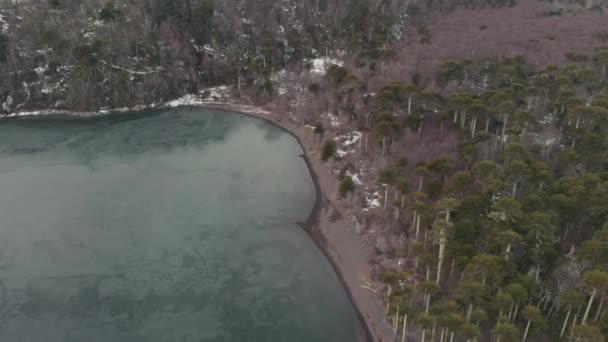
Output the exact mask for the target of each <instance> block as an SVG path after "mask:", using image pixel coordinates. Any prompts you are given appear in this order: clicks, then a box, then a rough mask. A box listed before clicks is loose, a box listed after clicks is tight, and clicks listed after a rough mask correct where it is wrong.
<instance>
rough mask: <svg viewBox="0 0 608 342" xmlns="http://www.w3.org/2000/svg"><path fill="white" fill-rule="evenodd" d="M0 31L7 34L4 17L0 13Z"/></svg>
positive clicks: (6, 24)
mask: <svg viewBox="0 0 608 342" xmlns="http://www.w3.org/2000/svg"><path fill="white" fill-rule="evenodd" d="M0 33H2V34H7V33H8V23H7V22H6V20H5V19H4V16H3V15H2V13H0Z"/></svg>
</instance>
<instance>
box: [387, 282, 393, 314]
mask: <svg viewBox="0 0 608 342" xmlns="http://www.w3.org/2000/svg"><path fill="white" fill-rule="evenodd" d="M391 290H392V288H391V286H390V285H389V286H388V290H387V293H386V314H387V315H388V313H389V311H388V310H389V307H390V305H391Z"/></svg>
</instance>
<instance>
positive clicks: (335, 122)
mask: <svg viewBox="0 0 608 342" xmlns="http://www.w3.org/2000/svg"><path fill="white" fill-rule="evenodd" d="M322 116H324V117H326V118H328V119H329V123H330V125H331V127H338V126H340V118H338V117H337V116H336V115H335V114H333V113H326V114H324V115H322Z"/></svg>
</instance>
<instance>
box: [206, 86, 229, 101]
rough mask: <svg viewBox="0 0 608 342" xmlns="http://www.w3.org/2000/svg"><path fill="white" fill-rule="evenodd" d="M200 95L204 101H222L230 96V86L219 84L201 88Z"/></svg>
mask: <svg viewBox="0 0 608 342" xmlns="http://www.w3.org/2000/svg"><path fill="white" fill-rule="evenodd" d="M201 97H202V98H203V99H204V100H206V101H223V100H226V99H229V98H230V87H228V86H219V87H213V88H207V89H203V90H202V91H201Z"/></svg>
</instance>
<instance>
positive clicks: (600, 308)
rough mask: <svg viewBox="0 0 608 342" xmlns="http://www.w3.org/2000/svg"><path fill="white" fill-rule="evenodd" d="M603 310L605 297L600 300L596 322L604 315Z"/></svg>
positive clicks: (594, 318)
mask: <svg viewBox="0 0 608 342" xmlns="http://www.w3.org/2000/svg"><path fill="white" fill-rule="evenodd" d="M602 309H604V297H603V296H602V298H601V299H600V305H599V306H598V307H597V311H596V312H595V317H593V320H594V321H596V322H597V320H598V319H599V318H600V314H601V313H602Z"/></svg>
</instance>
